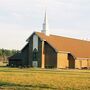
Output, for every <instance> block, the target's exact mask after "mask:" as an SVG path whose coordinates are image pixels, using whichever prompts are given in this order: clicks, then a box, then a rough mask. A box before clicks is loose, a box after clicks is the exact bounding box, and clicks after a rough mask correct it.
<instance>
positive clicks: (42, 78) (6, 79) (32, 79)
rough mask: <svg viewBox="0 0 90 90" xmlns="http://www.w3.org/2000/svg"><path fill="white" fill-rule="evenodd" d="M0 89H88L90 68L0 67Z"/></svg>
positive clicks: (89, 86) (89, 88)
mask: <svg viewBox="0 0 90 90" xmlns="http://www.w3.org/2000/svg"><path fill="white" fill-rule="evenodd" d="M0 90H90V70H56V69H51V70H50V69H48V70H45V69H32V68H31V69H30V68H29V69H28V68H27V69H18V68H7V67H0Z"/></svg>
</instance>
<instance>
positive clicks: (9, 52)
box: [0, 49, 19, 57]
mask: <svg viewBox="0 0 90 90" xmlns="http://www.w3.org/2000/svg"><path fill="white" fill-rule="evenodd" d="M17 52H19V50H8V49H0V56H7V57H8V56H12V55H14V54H15V53H17Z"/></svg>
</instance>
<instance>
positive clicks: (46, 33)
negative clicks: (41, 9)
mask: <svg viewBox="0 0 90 90" xmlns="http://www.w3.org/2000/svg"><path fill="white" fill-rule="evenodd" d="M41 32H42V33H44V34H45V35H47V36H49V29H48V20H47V13H46V11H45V17H44V23H43V30H42V31H41Z"/></svg>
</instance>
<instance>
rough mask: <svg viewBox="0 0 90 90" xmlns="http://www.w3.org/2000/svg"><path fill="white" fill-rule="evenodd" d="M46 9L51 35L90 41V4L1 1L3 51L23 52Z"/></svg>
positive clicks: (75, 0) (66, 0) (80, 1)
mask: <svg viewBox="0 0 90 90" xmlns="http://www.w3.org/2000/svg"><path fill="white" fill-rule="evenodd" d="M46 6H47V15H48V24H49V30H50V33H51V34H56V35H61V36H66V37H73V38H80V39H89V40H90V0H47V2H46V0H0V48H6V49H21V48H23V47H24V45H25V44H26V41H25V40H26V39H27V38H28V37H29V36H30V35H31V34H32V33H33V32H34V31H39V32H40V31H41V30H42V23H43V19H44V12H45V7H46Z"/></svg>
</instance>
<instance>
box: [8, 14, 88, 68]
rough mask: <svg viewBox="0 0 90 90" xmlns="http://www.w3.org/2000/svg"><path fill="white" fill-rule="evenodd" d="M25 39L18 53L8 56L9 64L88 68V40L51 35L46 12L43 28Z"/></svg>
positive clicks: (17, 65) (15, 65)
mask: <svg viewBox="0 0 90 90" xmlns="http://www.w3.org/2000/svg"><path fill="white" fill-rule="evenodd" d="M26 41H27V44H26V45H25V46H24V48H22V50H21V51H20V52H19V53H16V54H15V55H13V56H11V57H9V66H12V67H19V66H24V67H38V68H61V69H62V68H71V69H75V68H77V69H84V68H86V69H90V41H85V40H79V39H73V38H67V37H62V36H57V35H51V34H50V32H49V29H48V24H47V15H46V13H45V18H44V23H43V30H42V31H41V32H33V33H32V35H30V37H29V38H28V39H27V40H26Z"/></svg>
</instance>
